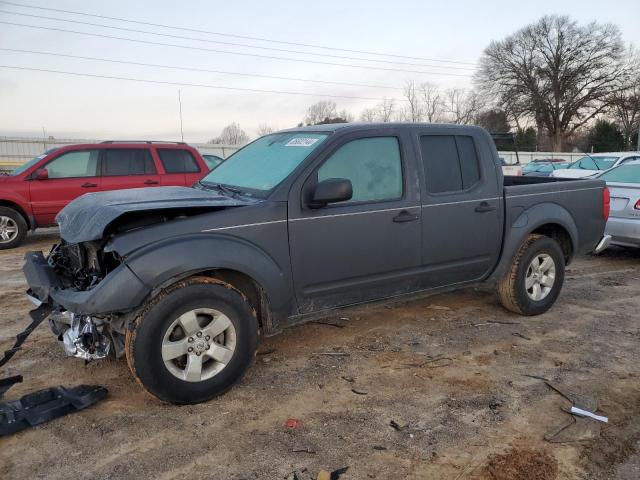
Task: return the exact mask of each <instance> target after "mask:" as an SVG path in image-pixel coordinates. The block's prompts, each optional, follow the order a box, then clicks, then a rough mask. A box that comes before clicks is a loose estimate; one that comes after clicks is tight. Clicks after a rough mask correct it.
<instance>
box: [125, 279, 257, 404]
mask: <svg viewBox="0 0 640 480" xmlns="http://www.w3.org/2000/svg"><path fill="white" fill-rule="evenodd" d="M257 341H258V324H257V320H256V317H255V314H254V312H253V310H252V309H251V307H250V305H249V303H248V302H247V301H246V299H245V298H244V296H243V295H242V294H241V293H240V292H238V291H237V290H236V289H234V288H233V287H231V286H230V285H228V284H226V283H223V282H220V281H218V280H216V279H212V278H208V277H193V278H190V279H187V280H184V281H182V282H179V283H178V284H176V285H174V286H172V287H170V288H169V289H167V290H166V291H164V292H162V293H160V294H159V295H157V296H156V297H155V298H154V299H153V300H151V302H150V303H149V304H148V305H147V306H146V307H145V308H144V309H143V313H142V314H141V315H140V316H139V317H138V320H137V324H136V327H135V329H134V330H133V331H132V332H129V331H128V332H127V341H126V354H127V361H128V363H129V367H130V369H131V371H132V372H133V374H134V375H135V377H136V378H137V379H138V380H139V381H140V383H142V385H143V387H144V388H145V389H146V390H147V391H149V392H150V393H151V394H153V395H154V396H156V397H158V398H159V399H161V400H164V401H167V402H171V403H176V404H184V403H199V402H204V401H206V400H209V399H211V398H213V397H215V396H217V395H220V394H221V393H223V392H225V391H226V390H228V389H229V388H230V387H231V386H232V385H233V384H234V383H236V382H237V381H238V380H240V378H242V376H243V374H244V373H245V371H246V370H247V368H248V366H249V365H250V363H251V361H252V359H253V357H254V355H255V351H256V347H257Z"/></svg>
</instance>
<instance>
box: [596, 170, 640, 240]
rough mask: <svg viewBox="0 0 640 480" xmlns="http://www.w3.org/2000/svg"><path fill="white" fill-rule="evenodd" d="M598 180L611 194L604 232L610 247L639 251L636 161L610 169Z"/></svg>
mask: <svg viewBox="0 0 640 480" xmlns="http://www.w3.org/2000/svg"><path fill="white" fill-rule="evenodd" d="M598 178H600V179H602V180H604V181H606V182H607V186H608V187H609V192H610V194H611V213H610V215H609V220H607V227H606V230H605V233H606V234H607V235H611V244H612V245H621V246H623V247H635V248H640V161H632V162H629V163H625V164H624V165H620V166H618V167H615V168H612V169H611V170H608V171H606V172H604V173H602V174H601V175H599V176H598Z"/></svg>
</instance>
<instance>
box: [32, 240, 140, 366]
mask: <svg viewBox="0 0 640 480" xmlns="http://www.w3.org/2000/svg"><path fill="white" fill-rule="evenodd" d="M102 247H103V245H102V244H101V243H100V242H96V241H92V242H84V243H79V244H68V243H66V242H64V241H63V242H62V243H60V244H58V245H55V246H54V247H53V249H52V250H51V252H50V253H49V255H48V256H47V257H45V256H44V255H43V254H42V253H41V252H29V253H27V255H26V257H25V260H26V262H25V267H24V272H25V276H26V277H27V281H28V283H29V287H30V288H29V290H28V292H27V296H28V298H29V299H30V300H31V301H32V302H33V303H34V304H35V305H36V306H39V305H40V304H43V303H44V304H47V305H48V307H49V310H50V313H49V316H48V320H49V325H50V327H51V330H52V332H53V333H54V334H55V335H56V337H57V339H58V340H59V341H60V342H61V343H62V345H63V347H64V350H65V352H66V354H67V355H69V356H71V357H77V358H82V359H83V360H86V361H90V360H99V359H103V358H106V357H107V356H109V354H111V353H112V354H113V355H115V356H116V357H121V356H122V355H123V354H124V342H125V334H126V321H127V318H128V315H127V311H131V310H133V309H134V308H135V307H136V306H137V305H139V304H140V301H141V299H142V298H144V296H145V295H146V293H147V292H148V289H147V288H146V287H145V286H144V285H143V284H142V282H140V280H138V279H137V277H136V276H135V275H134V274H133V272H131V270H130V269H129V268H128V267H127V266H126V265H125V264H124V262H122V260H121V259H120V258H119V257H118V255H117V254H116V253H115V252H104V249H103V248H102ZM107 277H109V278H110V281H109V282H106V283H104V282H103V281H104V280H105V279H106V278H107ZM115 288H118V289H120V292H128V293H129V294H122V293H120V295H119V297H114V296H113V295H112V291H113V290H114V289H115ZM134 292H135V293H134ZM123 306H124V308H123Z"/></svg>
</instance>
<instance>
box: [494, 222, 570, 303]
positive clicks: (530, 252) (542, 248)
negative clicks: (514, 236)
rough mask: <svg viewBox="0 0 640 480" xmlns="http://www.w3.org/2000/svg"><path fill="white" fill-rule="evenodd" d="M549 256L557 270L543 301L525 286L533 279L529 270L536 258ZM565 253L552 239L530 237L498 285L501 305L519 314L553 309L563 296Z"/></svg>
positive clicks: (538, 236)
mask: <svg viewBox="0 0 640 480" xmlns="http://www.w3.org/2000/svg"><path fill="white" fill-rule="evenodd" d="M546 257H550V258H551V259H552V260H553V263H554V265H553V267H554V269H555V273H554V276H555V278H554V281H553V285H552V286H551V287H549V291H548V293H547V294H546V295H545V296H544V298H541V299H540V300H535V299H534V298H532V297H535V295H534V294H533V293H532V292H528V289H527V287H526V284H527V278H528V276H529V277H530V276H531V275H530V272H531V271H530V268H531V266H532V262H533V261H534V259H538V258H546ZM564 267H565V260H564V254H563V253H562V249H561V248H560V245H558V243H557V242H556V241H555V240H553V239H552V238H549V237H546V236H543V235H529V236H528V237H527V239H526V240H525V241H524V242H523V243H522V245H521V246H520V248H519V249H518V252H517V253H516V255H515V257H514V258H513V263H512V264H511V268H510V269H509V270H508V271H507V273H506V274H505V275H504V277H502V279H501V280H500V281H499V282H498V285H497V291H498V296H499V297H500V302H501V303H502V306H503V307H504V308H506V309H507V310H510V311H512V312H515V313H518V314H520V315H540V314H542V313H544V312H546V311H547V310H549V309H550V308H551V306H552V305H553V304H554V303H555V301H556V300H557V298H558V295H560V291H561V290H562V284H563V283H564Z"/></svg>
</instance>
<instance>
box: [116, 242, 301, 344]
mask: <svg viewBox="0 0 640 480" xmlns="http://www.w3.org/2000/svg"><path fill="white" fill-rule="evenodd" d="M125 261H126V263H127V265H128V266H129V267H130V268H131V270H132V271H133V272H134V273H135V274H136V276H137V277H139V278H140V279H141V280H142V282H144V283H145V284H146V285H148V286H149V287H150V288H151V290H152V293H151V295H152V296H153V295H154V294H155V293H156V292H158V291H159V290H162V289H164V288H167V287H168V286H169V285H171V284H173V283H175V282H178V281H180V280H183V279H185V278H188V277H192V276H197V275H200V276H208V277H212V278H216V279H219V280H221V281H223V282H225V283H228V284H229V285H231V286H232V287H234V288H236V289H237V290H238V291H240V292H241V293H242V294H243V295H244V296H245V297H246V298H247V300H248V301H249V303H250V304H251V306H252V307H253V308H254V310H255V311H256V314H257V316H258V320H259V323H260V326H261V329H262V330H263V332H264V333H265V334H266V335H269V334H270V333H273V332H274V331H276V330H277V329H278V326H277V324H278V319H280V318H282V317H286V316H288V315H289V314H290V313H291V312H292V311H293V309H294V307H295V306H294V304H293V302H294V297H293V295H292V293H291V292H293V286H292V284H291V276H290V273H289V271H288V269H287V268H282V267H281V266H280V265H279V264H278V262H277V261H276V260H275V259H273V258H272V257H271V256H269V255H268V254H267V253H266V252H265V251H264V250H262V249H260V248H259V247H258V246H257V245H255V244H253V243H251V242H248V241H246V240H244V239H240V238H237V237H230V236H226V235H219V234H212V235H194V236H190V237H187V238H184V237H180V238H179V239H175V238H174V239H168V240H165V241H161V242H157V243H155V244H152V245H150V246H147V247H145V248H144V249H141V250H140V251H138V252H136V253H135V255H132V256H131V257H129V258H126V259H125Z"/></svg>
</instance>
